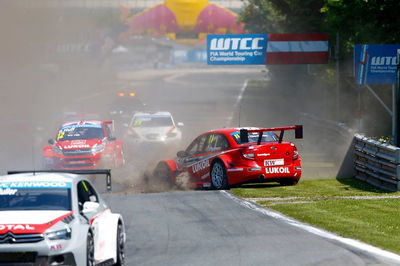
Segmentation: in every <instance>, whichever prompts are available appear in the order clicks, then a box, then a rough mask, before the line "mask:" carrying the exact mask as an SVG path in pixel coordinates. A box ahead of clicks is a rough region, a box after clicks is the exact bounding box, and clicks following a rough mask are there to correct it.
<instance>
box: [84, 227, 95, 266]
mask: <svg viewBox="0 0 400 266" xmlns="http://www.w3.org/2000/svg"><path fill="white" fill-rule="evenodd" d="M86 265H87V266H94V265H95V260H94V239H93V235H92V233H91V232H90V231H89V232H88V234H87V240H86Z"/></svg>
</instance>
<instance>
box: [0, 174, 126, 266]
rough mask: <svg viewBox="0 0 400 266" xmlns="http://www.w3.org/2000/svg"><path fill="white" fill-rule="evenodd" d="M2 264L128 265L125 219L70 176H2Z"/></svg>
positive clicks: (86, 182) (80, 179)
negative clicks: (125, 263)
mask: <svg viewBox="0 0 400 266" xmlns="http://www.w3.org/2000/svg"><path fill="white" fill-rule="evenodd" d="M0 217H1V219H0V265H102V264H103V265H124V259H125V255H124V247H125V240H126V236H125V231H124V221H123V219H122V216H121V215H120V214H117V213H112V212H111V210H110V208H109V207H108V206H107V204H106V203H105V202H104V201H103V200H102V199H101V197H100V195H99V193H98V192H97V191H96V190H95V188H94V187H93V186H92V185H91V183H90V181H89V180H87V179H86V178H84V177H82V176H80V175H76V174H71V173H49V172H47V173H38V172H36V173H32V172H31V173H19V174H13V175H6V176H1V177H0Z"/></svg>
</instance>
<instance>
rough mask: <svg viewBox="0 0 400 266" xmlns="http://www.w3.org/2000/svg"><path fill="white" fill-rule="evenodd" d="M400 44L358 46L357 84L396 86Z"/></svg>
mask: <svg viewBox="0 0 400 266" xmlns="http://www.w3.org/2000/svg"><path fill="white" fill-rule="evenodd" d="M399 49H400V44H357V45H356V46H355V47H354V76H355V80H356V83H357V84H396V70H397V50H399Z"/></svg>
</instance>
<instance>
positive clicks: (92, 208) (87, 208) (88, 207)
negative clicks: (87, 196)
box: [82, 201, 100, 214]
mask: <svg viewBox="0 0 400 266" xmlns="http://www.w3.org/2000/svg"><path fill="white" fill-rule="evenodd" d="M99 206H100V204H99V203H98V202H93V201H86V202H85V203H83V210H82V212H83V213H85V214H86V213H92V212H97V209H98V208H99Z"/></svg>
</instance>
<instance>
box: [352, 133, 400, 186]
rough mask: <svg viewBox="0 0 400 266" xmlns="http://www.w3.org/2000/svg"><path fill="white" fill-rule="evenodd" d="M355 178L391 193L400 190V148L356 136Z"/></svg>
mask: <svg viewBox="0 0 400 266" xmlns="http://www.w3.org/2000/svg"><path fill="white" fill-rule="evenodd" d="M354 156H355V159H354V167H355V171H356V175H355V177H356V178H357V179H359V180H362V181H365V182H367V183H369V184H371V185H373V186H376V187H379V188H381V189H385V190H389V191H398V190H400V148H398V147H395V146H392V145H390V144H385V143H382V142H379V141H376V140H373V139H371V138H368V137H365V136H363V135H360V134H355V136H354Z"/></svg>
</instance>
